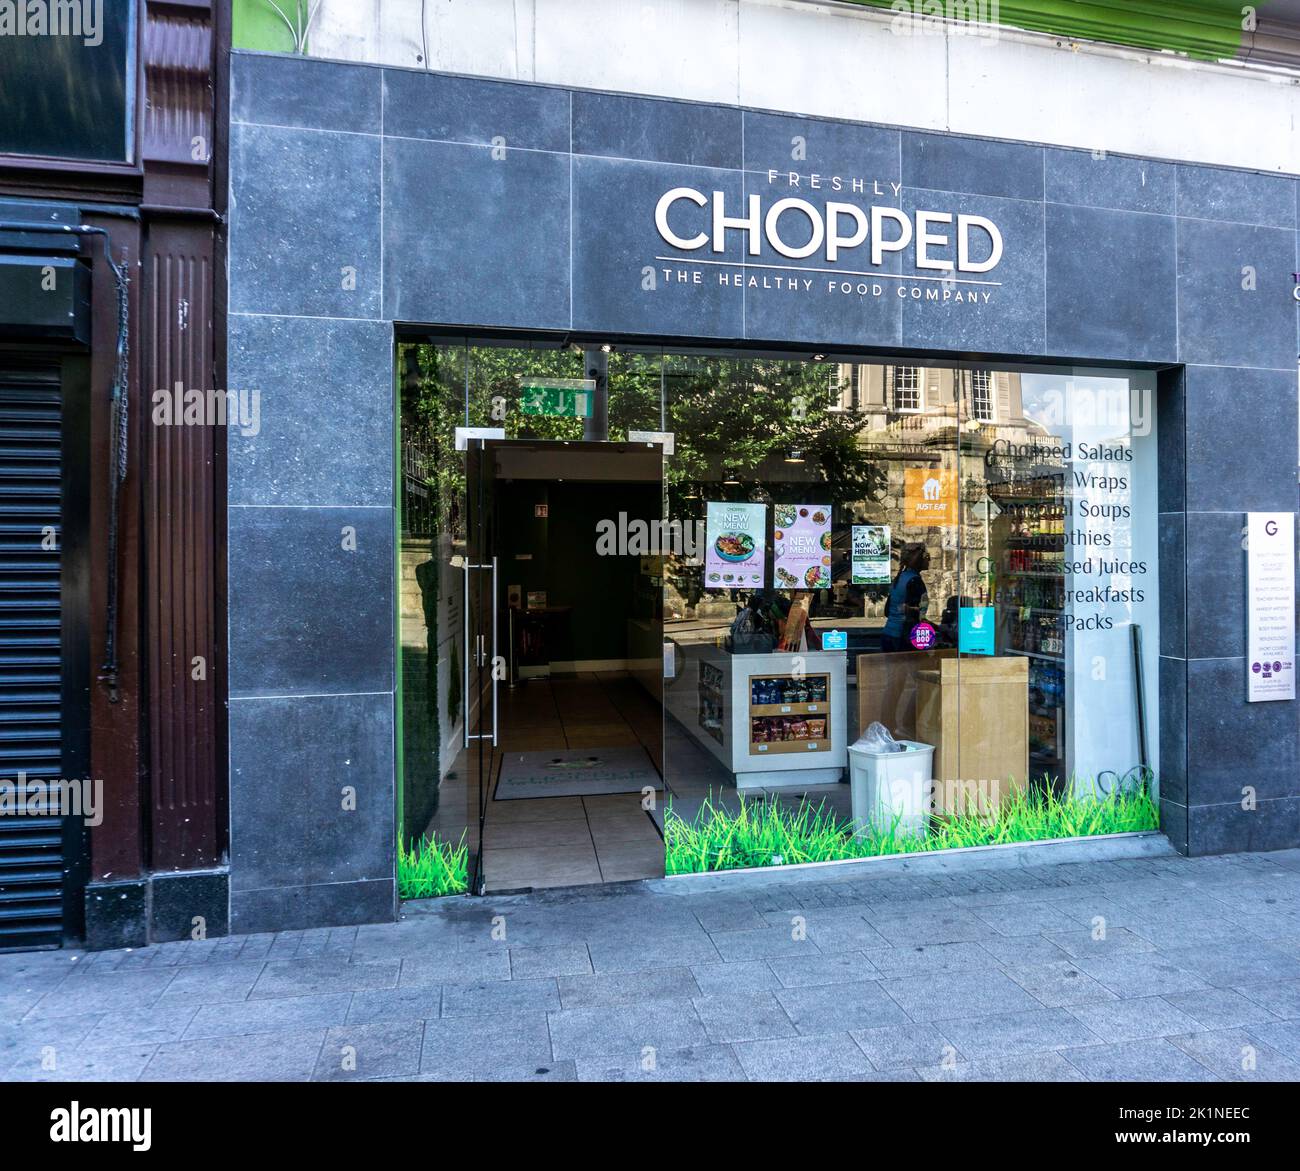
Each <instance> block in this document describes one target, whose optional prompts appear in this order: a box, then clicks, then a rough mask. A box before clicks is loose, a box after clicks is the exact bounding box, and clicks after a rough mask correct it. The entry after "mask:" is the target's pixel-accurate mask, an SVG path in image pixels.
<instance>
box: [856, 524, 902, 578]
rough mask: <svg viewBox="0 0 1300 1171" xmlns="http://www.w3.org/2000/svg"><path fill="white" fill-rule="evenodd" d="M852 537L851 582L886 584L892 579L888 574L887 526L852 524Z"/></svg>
mask: <svg viewBox="0 0 1300 1171" xmlns="http://www.w3.org/2000/svg"><path fill="white" fill-rule="evenodd" d="M852 539H853V576H852V579H851V584H852V585H855V586H864V585H888V584H889V583H890V581H891V580H892V578H891V577H890V574H889V526H888V525H854V526H853V538H852Z"/></svg>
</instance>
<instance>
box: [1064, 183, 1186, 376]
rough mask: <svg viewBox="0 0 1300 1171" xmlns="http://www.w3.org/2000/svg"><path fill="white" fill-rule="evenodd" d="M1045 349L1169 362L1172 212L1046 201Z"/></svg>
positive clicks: (1172, 350)
mask: <svg viewBox="0 0 1300 1171" xmlns="http://www.w3.org/2000/svg"><path fill="white" fill-rule="evenodd" d="M1046 214H1047V352H1048V353H1049V354H1061V355H1068V356H1069V357H1072V358H1079V359H1084V360H1088V359H1094V358H1096V359H1104V358H1120V359H1126V360H1128V361H1141V362H1172V361H1174V360H1175V358H1176V356H1177V349H1178V343H1177V329H1178V323H1177V309H1176V304H1177V301H1176V295H1175V293H1176V287H1175V286H1176V279H1177V278H1176V267H1175V262H1174V261H1175V252H1174V220H1173V217H1172V216H1156V215H1143V214H1140V213H1136V212H1123V211H1107V210H1102V209H1098V208H1086V207H1067V206H1062V205H1058V204H1048V205H1047V209H1046Z"/></svg>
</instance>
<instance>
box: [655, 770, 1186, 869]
mask: <svg viewBox="0 0 1300 1171" xmlns="http://www.w3.org/2000/svg"><path fill="white" fill-rule="evenodd" d="M1159 824H1160V814H1159V810H1158V809H1157V808H1156V804H1155V802H1154V801H1153V800H1152V799H1151V794H1150V792H1149V791H1148V790H1147V789H1146V788H1145V787H1144V788H1141V789H1138V790H1135V791H1132V792H1127V793H1113V794H1108V795H1106V796H1102V797H1092V796H1085V797H1078V796H1068V797H1057V796H1054V795H1050V794H1048V795H1042V794H1038V793H1030V792H1027V791H1021V792H1019V793H1017V794H1015V795H1014V796H1012V797H1010V798H1008V799H1007V800H1005V801H1003V802H1002V803H1001V805H1000V806H999V807H998V808H997V810H996V811H995V812H993V813H991V814H984V815H980V814H977V813H970V814H964V815H960V816H952V817H948V818H946V819H944V820H943V821H938V820H935V821H932V822H931V829H930V832H929V833H927V834H926V835H925V836H923V837H921V836H913V835H908V834H895V833H894V832H893V831H892V830H869V831H868V832H867V833H866V834H865V835H864V836H863V837H855V836H854V834H853V828H852V826H851V825H850V823H849V822H848V821H846V820H844V819H842V818H840V817H838V816H837V815H836V814H835V813H834V812H833V811H831V810H828V809H827V808H826V806H825V804H824V803H823V804H820V805H817V806H815V807H814V806H812V805H809V804H807V803H800V804H799V805H797V806H791V805H786V804H782V803H781V802H780V801H779V800H777V801H767V800H758V801H748V802H746V803H745V804H743V805H742V806H741V808H740V810H739V811H737V812H732V811H731V810H727V809H722V808H719V807H717V806H715V805H714V804H713V803H712V802H710V801H706V802H705V803H704V805H703V806H702V807H701V809H700V811H699V813H697V814H696V816H695V817H694V818H693V819H692V820H691V821H689V822H688V821H685V820H683V819H682V818H681V817H679V816H678V815H677V813H676V812H675V811H674V810H673V808H672V804H671V802H670V803H669V805H668V807H667V808H666V809H665V811H664V870H665V873H667V874H698V873H701V872H704V871H709V870H740V869H744V868H747V867H757V866H794V865H797V864H798V863H801V862H835V861H841V860H844V859H850V858H878V857H881V856H883V855H886V854H920V853H930V852H933V851H935V850H951V849H955V848H957V847H960V846H995V845H1001V844H1004V843H1010V842H1041V841H1051V840H1053V839H1056V838H1076V837H1093V836H1096V835H1098V834H1117V833H1133V832H1136V831H1139V830H1153V829H1156V828H1158V826H1159Z"/></svg>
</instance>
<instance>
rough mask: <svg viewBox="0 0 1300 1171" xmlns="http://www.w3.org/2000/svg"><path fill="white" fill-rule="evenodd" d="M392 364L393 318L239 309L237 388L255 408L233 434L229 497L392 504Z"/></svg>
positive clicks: (234, 340)
mask: <svg viewBox="0 0 1300 1171" xmlns="http://www.w3.org/2000/svg"><path fill="white" fill-rule="evenodd" d="M392 365H393V329H392V326H391V325H389V324H388V323H387V322H383V321H337V320H335V321H330V320H327V319H324V318H319V317H246V316H232V317H231V318H230V351H229V374H230V386H231V388H232V389H233V390H235V391H237V392H239V393H241V394H250V395H251V392H253V391H256V392H257V399H256V402H257V404H258V407H257V413H256V424H255V428H254V426H246V427H245V426H232V427H230V428H228V430H227V433H226V435H227V439H226V443H227V452H228V457H227V458H228V480H227V484H228V492H229V499H230V503H232V504H368V505H389V504H391V503H392V500H393V372H392ZM244 401H246V402H249V403H250V404H251V403H252V401H253V400H252V399H251V397H250V398H246V399H245V400H244ZM245 432H250V433H248V434H245Z"/></svg>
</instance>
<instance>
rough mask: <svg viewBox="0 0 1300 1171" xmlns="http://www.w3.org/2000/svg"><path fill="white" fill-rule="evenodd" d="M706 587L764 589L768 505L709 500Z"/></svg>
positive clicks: (705, 570) (706, 533)
mask: <svg viewBox="0 0 1300 1171" xmlns="http://www.w3.org/2000/svg"><path fill="white" fill-rule="evenodd" d="M704 532H705V537H704V539H705V541H706V542H707V544H706V546H705V554H704V588H705V589H709V590H738V589H750V590H754V589H761V588H762V587H763V585H764V584H765V581H764V568H765V564H766V554H767V544H766V538H767V505H766V504H733V503H727V502H725V501H709V502H708V506H707V509H706V512H705V529H704Z"/></svg>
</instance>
